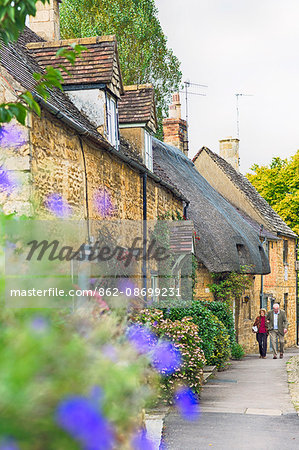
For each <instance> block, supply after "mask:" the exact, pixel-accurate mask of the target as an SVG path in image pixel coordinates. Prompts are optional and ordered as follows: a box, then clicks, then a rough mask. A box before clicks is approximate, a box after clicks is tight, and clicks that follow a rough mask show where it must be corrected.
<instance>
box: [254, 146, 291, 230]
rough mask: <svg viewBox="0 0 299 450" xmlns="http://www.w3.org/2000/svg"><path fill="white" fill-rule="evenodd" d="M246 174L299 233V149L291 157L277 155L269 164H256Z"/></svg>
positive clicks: (288, 223) (262, 194)
mask: <svg viewBox="0 0 299 450" xmlns="http://www.w3.org/2000/svg"><path fill="white" fill-rule="evenodd" d="M251 170H252V171H253V172H254V173H253V174H250V173H248V174H247V175H246V176H247V178H248V180H249V181H250V182H251V183H252V184H253V186H254V187H255V188H256V189H257V191H258V192H259V193H260V194H261V196H262V197H264V199H265V200H267V202H268V203H269V204H270V205H271V206H272V208H273V209H274V210H275V211H276V212H277V213H278V214H279V215H280V216H281V217H282V218H283V220H284V221H285V222H286V223H287V225H288V226H289V227H290V228H292V230H294V231H295V233H297V234H299V150H297V153H296V154H295V155H294V156H292V157H291V158H290V159H281V158H279V157H275V158H273V159H272V161H271V163H270V165H269V166H259V165H258V164H255V165H254V166H252V167H251Z"/></svg>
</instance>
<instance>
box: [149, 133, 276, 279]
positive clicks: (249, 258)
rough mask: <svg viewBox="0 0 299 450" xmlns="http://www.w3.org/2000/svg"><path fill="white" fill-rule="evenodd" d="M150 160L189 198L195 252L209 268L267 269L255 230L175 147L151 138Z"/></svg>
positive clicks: (213, 269)
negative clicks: (195, 237)
mask: <svg viewBox="0 0 299 450" xmlns="http://www.w3.org/2000/svg"><path fill="white" fill-rule="evenodd" d="M153 149H154V160H155V161H156V162H157V163H158V164H159V166H161V167H162V169H163V170H164V171H165V172H166V173H167V174H168V176H169V178H170V179H171V181H172V183H173V184H174V185H177V186H180V191H181V192H182V193H183V194H184V195H185V196H186V197H187V198H188V199H189V200H190V205H189V208H188V219H190V220H193V222H194V227H195V230H196V233H197V235H198V236H199V237H200V240H199V241H197V243H196V254H197V257H198V259H199V261H201V262H202V263H203V264H204V265H205V266H206V267H207V269H208V270H209V271H210V272H230V271H236V272H240V271H241V266H244V265H246V266H250V268H249V269H248V270H247V272H250V273H256V274H262V273H263V274H266V273H270V266H269V262H268V259H267V257H266V254H265V252H264V250H263V247H262V245H261V242H260V240H259V236H258V233H257V232H256V231H255V230H254V228H253V227H252V226H251V225H250V224H249V223H248V222H247V221H245V220H244V218H243V217H242V216H241V215H240V214H239V213H238V211H237V210H236V209H235V208H234V207H233V206H232V205H231V204H230V203H229V202H228V201H227V200H225V199H224V198H223V197H222V196H221V195H220V194H219V193H218V192H217V191H216V190H215V189H214V188H212V186H211V185H210V184H209V183H208V182H207V181H206V180H205V179H204V178H203V177H202V176H201V175H200V173H199V172H198V171H197V169H196V168H195V166H194V164H193V162H192V161H191V160H190V159H188V158H187V157H186V156H185V155H184V154H183V153H182V152H181V151H180V150H179V149H177V148H175V147H172V146H171V145H167V144H165V143H163V142H161V141H159V140H157V139H153Z"/></svg>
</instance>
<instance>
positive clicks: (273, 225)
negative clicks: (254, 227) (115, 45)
mask: <svg viewBox="0 0 299 450" xmlns="http://www.w3.org/2000/svg"><path fill="white" fill-rule="evenodd" d="M202 151H205V152H206V153H207V154H208V155H209V156H210V157H211V159H212V160H213V161H214V162H215V163H216V164H217V165H218V166H219V167H220V168H221V169H222V171H223V172H224V173H225V174H226V175H227V177H228V178H229V179H230V180H231V181H232V183H233V184H234V185H235V186H236V187H237V188H238V189H240V191H242V192H243V193H244V194H245V195H246V197H247V199H248V200H249V202H250V203H251V205H252V206H253V207H254V208H255V209H256V210H257V212H259V214H260V215H261V216H262V217H263V219H264V220H265V222H266V223H267V224H268V228H269V230H271V231H275V232H276V233H280V234H282V235H285V236H291V237H294V238H295V237H297V235H296V233H294V231H292V230H291V228H290V227H288V225H287V224H286V223H285V222H284V221H283V220H282V218H281V217H280V216H279V215H278V214H277V212H275V211H274V209H273V208H271V206H270V205H269V203H268V202H267V201H266V200H265V199H264V198H263V197H262V196H261V195H260V194H259V193H258V191H257V190H256V189H255V188H254V186H253V185H252V184H251V183H250V181H249V180H248V179H247V178H246V177H245V176H244V175H242V174H241V173H240V172H237V170H235V169H234V168H233V167H232V165H231V164H229V163H228V162H227V161H225V159H223V158H221V156H219V155H217V154H216V153H214V152H212V151H211V150H210V149H208V148H207V147H203V148H202V149H200V150H199V151H198V152H197V154H196V155H195V156H194V158H193V162H194V161H195V160H196V159H197V158H198V156H199V155H200V153H201V152H202Z"/></svg>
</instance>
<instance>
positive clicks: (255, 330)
mask: <svg viewBox="0 0 299 450" xmlns="http://www.w3.org/2000/svg"><path fill="white" fill-rule="evenodd" d="M252 331H253V332H254V333H257V331H258V330H257V327H256V326H255V325H254V326H253V327H252Z"/></svg>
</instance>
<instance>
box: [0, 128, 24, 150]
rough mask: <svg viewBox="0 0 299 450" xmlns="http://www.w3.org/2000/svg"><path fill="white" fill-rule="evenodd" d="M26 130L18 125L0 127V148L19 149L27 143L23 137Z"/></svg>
mask: <svg viewBox="0 0 299 450" xmlns="http://www.w3.org/2000/svg"><path fill="white" fill-rule="evenodd" d="M25 132H26V130H24V129H22V128H20V126H19V125H15V124H11V123H10V124H6V125H3V126H1V127H0V146H1V147H21V146H22V145H25V144H26V142H27V138H26V136H25Z"/></svg>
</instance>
